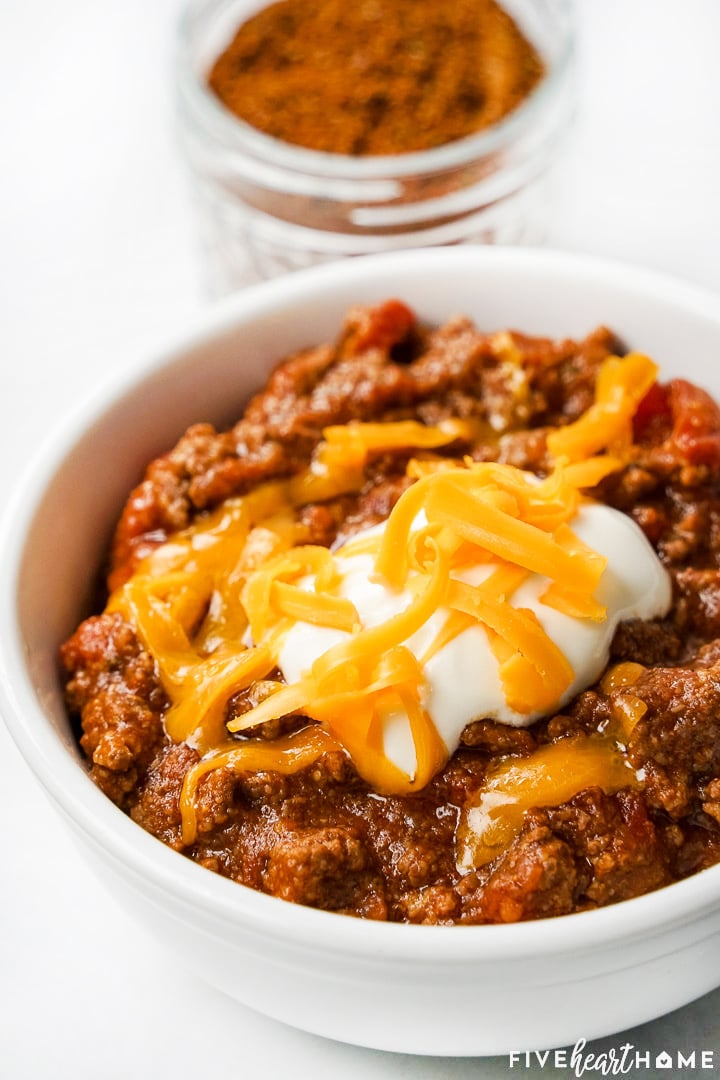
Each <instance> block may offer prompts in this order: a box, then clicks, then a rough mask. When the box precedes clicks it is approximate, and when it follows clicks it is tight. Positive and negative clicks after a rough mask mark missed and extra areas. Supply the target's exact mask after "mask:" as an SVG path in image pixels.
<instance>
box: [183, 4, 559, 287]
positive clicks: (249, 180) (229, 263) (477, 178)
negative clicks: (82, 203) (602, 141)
mask: <svg viewBox="0 0 720 1080" xmlns="http://www.w3.org/2000/svg"><path fill="white" fill-rule="evenodd" d="M262 6H263V5H261V4H259V3H257V0H255V2H252V0H194V2H191V3H190V5H189V6H188V8H187V9H186V11H185V14H184V17H183V20H182V23H181V30H180V40H179V54H178V89H179V106H180V120H181V134H182V142H183V146H184V149H185V153H186V157H187V160H188V162H189V165H190V169H191V174H192V177H193V181H194V183H193V188H194V192H195V195H196V202H197V209H198V215H199V220H200V227H201V235H202V241H203V246H204V248H205V253H206V257H207V271H208V285H209V288H210V290H211V291H212V292H214V293H216V294H219V293H223V292H228V291H231V290H232V289H235V288H239V287H241V286H243V285H246V284H249V283H250V282H252V281H257V280H258V279H261V278H267V277H272V276H274V275H276V274H280V273H283V272H285V271H288V270H294V269H298V268H300V267H303V266H309V265H312V264H314V263H318V262H325V261H327V260H330V259H336V258H342V257H344V256H348V255H359V254H365V253H370V252H376V251H385V250H390V249H394V248H409V247H425V246H430V245H439V244H457V243H464V242H475V243H535V242H538V241H540V240H541V239H542V235H543V225H544V203H545V194H546V185H547V178H548V170H549V169H550V166H552V165H553V163H554V162H555V161H556V159H557V156H558V151H559V148H560V145H561V142H562V139H563V136H564V135H565V133H566V131H567V129H568V126H569V121H570V119H571V116H572V110H573V92H572V83H573V72H572V69H573V48H572V45H573V21H572V0H504V2H503V4H502V6H503V7H504V8H506V9H507V11H508V12H509V13H510V15H511V16H512V17H513V19H514V20H515V21H516V23H517V25H518V27H519V28H520V29H521V30H522V32H523V34H524V35H525V36H526V37H527V39H528V40H529V41H530V42H531V43H532V45H533V46H534V47H535V48H536V49H537V51H538V52H539V54H540V56H541V58H542V61H543V63H544V65H545V69H546V70H545V75H544V77H543V78H542V79H541V81H540V82H539V83H538V85H537V87H536V88H535V90H534V91H533V92H532V93H531V94H530V96H529V97H527V98H526V100H525V101H524V102H523V103H522V104H520V105H519V106H518V107H517V108H516V109H515V110H514V111H512V112H511V113H509V114H508V115H507V116H506V117H505V118H504V119H502V120H500V121H499V122H498V123H496V124H494V125H493V126H491V127H488V128H486V129H485V130H482V131H479V132H477V133H476V134H471V135H468V136H466V137H464V138H461V139H457V140H456V141H454V142H448V143H446V144H445V145H441V146H436V147H434V148H432V149H429V150H420V151H414V152H411V153H404V154H393V155H382V156H362V157H358V156H350V155H344V154H335V153H326V152H321V151H318V150H309V149H305V148H304V147H300V146H296V145H293V144H291V143H289V142H285V141H281V140H279V139H277V138H273V137H272V136H269V135H266V134H264V133H263V132H261V131H259V130H257V129H256V128H254V127H251V126H250V125H249V124H247V123H245V122H244V121H242V120H240V119H238V117H237V116H235V115H234V114H233V113H231V112H230V111H229V110H228V109H226V108H225V106H224V105H223V104H222V103H221V102H220V101H219V99H218V98H217V97H216V96H215V95H214V94H213V93H212V91H211V90H210V89H209V87H208V85H207V78H208V71H209V70H210V68H211V67H212V64H213V62H214V61H215V59H216V58H217V56H218V55H219V54H220V53H221V52H222V51H223V49H224V48H225V47H226V45H227V43H228V42H229V41H230V39H231V38H232V36H233V34H234V33H235V31H236V30H237V28H238V27H239V26H240V25H241V24H242V23H243V22H244V21H245V20H247V19H248V18H249V17H250V16H251V15H252V14H254V13H255V12H256V11H257V10H258V8H260V7H262Z"/></svg>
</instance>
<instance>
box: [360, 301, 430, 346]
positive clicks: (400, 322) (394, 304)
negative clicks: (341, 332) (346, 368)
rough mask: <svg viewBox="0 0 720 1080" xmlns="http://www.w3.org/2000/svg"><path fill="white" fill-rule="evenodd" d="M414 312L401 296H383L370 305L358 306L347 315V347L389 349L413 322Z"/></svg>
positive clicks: (404, 334)
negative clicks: (382, 301)
mask: <svg viewBox="0 0 720 1080" xmlns="http://www.w3.org/2000/svg"><path fill="white" fill-rule="evenodd" d="M415 321H416V320H415V315H414V313H413V312H412V311H411V310H410V308H409V307H408V306H407V304H403V302H402V300H386V301H385V302H384V303H383V304H378V305H377V307H372V308H357V309H356V310H355V311H354V312H353V313H352V316H351V319H350V327H349V329H350V341H351V345H350V350H349V351H351V352H352V353H355V354H357V353H361V352H364V351H365V350H366V349H373V348H374V349H388V350H389V349H391V348H392V346H393V345H397V344H398V342H400V341H402V340H403V339H404V338H405V337H407V335H408V334H409V333H410V331H411V330H412V329H413V327H414V326H415Z"/></svg>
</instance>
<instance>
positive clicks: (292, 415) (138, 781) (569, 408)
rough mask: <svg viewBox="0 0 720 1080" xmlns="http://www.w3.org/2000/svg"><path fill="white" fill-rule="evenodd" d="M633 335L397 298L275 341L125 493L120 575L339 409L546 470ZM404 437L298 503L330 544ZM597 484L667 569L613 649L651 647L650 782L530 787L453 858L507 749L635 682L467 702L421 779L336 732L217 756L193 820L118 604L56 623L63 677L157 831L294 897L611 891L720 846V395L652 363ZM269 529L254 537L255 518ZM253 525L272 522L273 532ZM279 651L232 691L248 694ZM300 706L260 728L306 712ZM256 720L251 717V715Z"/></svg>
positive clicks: (345, 530)
mask: <svg viewBox="0 0 720 1080" xmlns="http://www.w3.org/2000/svg"><path fill="white" fill-rule="evenodd" d="M616 348H618V343H617V342H616V341H615V339H614V338H613V336H612V334H611V333H610V332H609V331H607V330H605V329H599V330H597V331H595V332H594V333H593V334H591V335H590V336H589V337H588V338H586V339H585V340H584V341H581V342H574V341H569V340H567V341H559V342H555V341H550V340H548V339H545V338H532V337H528V336H526V335H524V334H521V333H517V332H514V331H513V332H501V333H490V334H487V333H483V332H481V331H480V330H478V329H477V328H476V327H474V326H473V325H472V324H471V323H470V322H469V321H468V320H467V319H465V318H459V317H458V318H455V319H452V320H451V321H450V322H449V323H447V324H446V325H445V326H442V327H440V328H437V329H433V328H427V327H424V326H422V325H420V324H419V323H418V322H417V321H416V319H415V317H414V316H413V314H412V312H410V311H409V309H408V308H407V307H406V306H405V305H404V304H402V303H400V302H399V301H395V300H391V301H387V302H386V303H384V304H381V305H379V306H377V307H375V308H357V309H355V310H353V311H351V312H350V313H349V315H348V317H347V319H346V322H345V325H344V327H343V330H342V333H341V335H340V337H339V339H338V341H337V342H335V343H334V344H332V345H322V346H317V347H310V348H307V349H304V350H303V351H301V352H299V353H298V354H296V355H295V356H293V357H291V358H290V359H288V360H286V361H284V362H283V363H281V364H280V365H279V366H278V367H277V369H276V370H275V371H274V373H273V374H272V375H271V377H270V379H269V381H268V384H267V386H266V387H265V388H264V390H262V391H261V392H260V393H259V394H258V395H257V396H256V397H255V398H254V399H253V400H252V401H251V403H250V405H249V406H248V408H247V410H246V412H245V414H244V415H243V417H242V418H241V419H240V420H239V422H238V423H237V424H236V425H235V427H234V428H232V429H231V430H230V431H227V432H217V431H216V430H215V429H214V428H212V427H211V426H210V425H208V424H198V425H195V426H194V427H192V428H190V429H189V431H188V432H187V433H186V434H185V435H184V436H183V437H182V438H181V439H180V441H179V442H178V444H177V446H176V447H175V448H174V449H172V450H171V451H169V452H168V453H167V454H165V455H164V456H163V457H161V458H159V459H157V460H156V461H155V462H153V463H152V464H151V465H150V466H149V467H148V470H147V472H146V474H145V476H144V477H143V478H142V480H141V481H140V483H139V485H138V486H137V487H136V488H135V490H134V491H133V492H132V493H131V495H130V497H129V500H128V502H127V504H126V507H125V509H124V511H123V513H122V515H121V518H120V521H119V524H118V527H117V530H116V534H115V538H114V542H113V545H112V551H111V557H110V567H109V578H108V585H109V587H110V588H113V587H115V586H116V585H118V584H120V583H122V582H123V581H125V580H126V579H127V577H128V576H129V575H130V574H131V573H132V572H133V569H134V568H135V566H136V565H137V562H138V560H139V559H140V558H142V557H143V555H145V554H146V553H148V552H149V551H151V550H153V548H155V547H156V546H157V545H158V544H159V543H162V542H163V541H164V540H165V539H166V538H167V537H168V536H169V535H170V534H172V533H173V532H174V531H176V530H178V529H180V528H183V527H185V526H187V525H188V524H189V523H191V522H192V521H193V520H194V519H195V518H196V517H198V515H202V514H203V513H204V512H205V511H207V510H208V509H210V508H212V507H214V506H216V505H218V504H219V503H221V502H222V501H223V500H224V499H226V498H227V497H228V496H230V495H236V494H242V493H244V492H246V491H248V490H251V489H252V488H253V487H255V486H256V485H257V484H258V483H260V482H263V481H265V480H269V479H273V478H280V477H286V476H291V475H294V474H296V473H297V472H298V471H299V470H301V469H302V468H304V467H305V466H306V465H307V462H308V460H309V457H310V455H311V454H312V452H313V450H314V449H315V448H316V447H317V445H318V443H319V441H320V439H321V437H322V430H323V428H324V427H325V426H327V425H328V424H337V423H344V422H346V421H348V420H350V419H353V418H357V419H362V420H377V419H383V420H397V419H416V420H420V421H422V422H424V423H428V424H435V423H439V422H440V421H442V420H444V419H447V418H448V417H461V418H463V419H466V420H471V421H473V425H472V432H473V434H472V437H468V438H467V439H466V440H465V441H463V440H460V439H458V440H457V441H456V442H455V443H453V444H451V445H450V446H448V447H446V448H443V450H442V453H443V454H446V455H447V456H450V457H460V456H462V455H470V456H471V457H472V458H474V459H475V460H478V461H488V460H499V461H504V462H508V463H510V464H513V465H516V466H519V467H522V468H529V469H532V470H534V471H536V472H540V473H542V471H543V470H544V469H545V468H546V467H547V458H546V434H547V429H548V428H550V427H556V426H559V425H562V424H565V423H568V422H570V421H572V420H574V419H576V418H577V417H578V416H579V415H580V414H581V413H582V412H584V411H585V410H586V409H587V408H588V406H589V405H590V404H591V403H592V400H593V393H594V384H595V377H596V374H597V371H598V368H599V366H600V364H601V363H602V361H603V360H604V359H605V358H606V357H607V356H608V355H609V353H611V352H612V351H613V350H615V349H616ZM407 458H408V455H407V452H397V453H390V454H388V453H385V454H376V455H371V456H370V457H369V459H368V461H367V465H366V469H365V480H364V484H363V485H362V486H361V488H360V490H359V491H358V492H357V493H356V494H352V495H343V496H341V497H339V498H336V499H330V500H328V501H326V502H323V503H316V504H308V505H306V506H304V507H302V508H301V510H300V512H299V519H300V521H301V522H302V525H303V526H304V529H305V534H306V538H307V542H309V543H313V544H323V545H326V546H330V545H331V544H333V543H334V542H336V541H337V540H338V539H343V538H346V537H348V536H350V535H352V534H353V533H354V532H356V531H357V530H359V529H361V528H363V527H365V526H367V525H369V524H374V523H375V522H377V521H380V520H383V519H384V518H386V517H387V515H388V514H389V513H390V511H391V509H392V507H393V506H394V504H395V502H396V501H397V499H398V498H399V497H400V495H401V493H402V491H403V490H404V489H405V487H406V486H407V484H408V483H409V481H408V479H407V477H406V474H405V467H406V464H407ZM596 494H597V496H598V497H599V498H601V499H603V500H604V501H606V502H607V503H609V504H610V505H612V506H615V507H617V508H618V509H621V510H623V511H624V512H626V513H628V514H630V515H632V517H633V518H634V519H635V521H636V522H637V523H638V524H639V525H640V527H641V528H642V529H643V530H644V532H645V534H646V536H647V537H648V539H649V540H650V542H651V543H652V544H653V545H654V546H655V548H656V550H657V551H658V553H659V555H660V557H661V558H662V560H663V561H664V563H665V565H666V566H667V568H668V570H669V571H670V573H671V576H672V579H673V586H674V600H673V606H672V610H671V612H670V614H669V615H668V617H667V618H666V619H663V620H658V621H655V622H649V623H648V622H641V621H637V620H636V621H632V622H629V623H626V624H624V625H622V626H620V627H619V628H618V631H617V633H616V636H615V639H614V641H613V645H612V657H613V660H614V661H615V662H619V661H632V662H634V663H639V664H641V665H643V666H644V667H645V668H646V669H647V670H645V671H644V673H642V674H641V676H640V678H639V679H638V680H637V681H636V682H635V683H634V684H633V686H632V687H631V692H632V695H633V698H634V699H635V701H636V703H637V702H640V703H641V707H642V715H641V717H640V719H639V720H638V722H637V723H636V725H635V727H634V728H633V730H632V732H631V734H630V735H629V738H628V746H627V753H628V757H629V760H630V761H631V762H632V764H633V766H634V768H635V769H636V770H638V774H637V775H638V776H639V777H641V782H640V783H639V785H637V784H635V783H634V782H633V783H630V784H629V785H628V787H627V789H622V790H620V791H617V792H615V793H613V794H607V793H605V792H603V791H601V790H600V789H597V788H591V789H588V790H586V791H584V792H581V793H579V794H578V795H576V796H575V797H574V798H572V799H570V800H569V801H568V802H566V803H564V804H563V805H560V806H556V807H541V808H537V807H536V808H533V809H530V810H529V811H528V812H527V813H526V814H525V817H524V820H523V823H522V827H521V828H520V831H519V832H518V834H517V835H516V836H515V838H514V839H513V840H512V842H511V843H510V844H509V846H508V847H507V848H506V850H505V851H504V852H502V853H501V854H500V855H499V856H498V857H497V858H495V859H494V860H493V861H492V862H491V863H489V864H488V865H486V866H482V867H480V868H478V869H475V870H471V871H470V872H463V873H461V872H460V871H459V870H458V868H457V866H456V862H455V834H456V829H457V825H458V820H459V818H460V815H461V811H462V807H463V806H464V805H465V804H466V803H467V802H468V800H471V799H472V798H473V796H474V795H475V794H476V793H477V791H478V789H479V788H480V787H481V785H482V783H483V780H484V778H485V777H486V775H487V772H488V770H489V769H491V768H492V767H493V765H494V764H495V763H496V762H497V761H498V760H499V759H506V758H507V757H508V756H511V757H513V756H514V757H517V758H518V759H522V758H524V757H526V756H527V755H529V754H531V753H532V752H533V751H534V750H535V749H536V748H537V747H538V746H541V745H547V744H552V743H557V742H558V741H560V740H563V739H566V738H568V737H572V736H576V735H578V734H579V733H585V734H592V733H596V732H602V731H604V730H606V729H607V726H608V724H609V723H611V722H612V718H613V716H614V710H615V709H616V707H617V695H618V694H619V693H622V692H623V691H622V689H620V690H608V691H605V690H603V687H602V684H601V683H598V684H597V685H596V686H594V687H591V688H588V689H587V690H585V691H583V692H582V693H581V694H579V695H578V696H577V697H576V698H575V700H574V701H572V702H570V703H568V705H567V706H566V707H565V708H564V710H563V712H562V713H561V714H558V715H556V716H551V717H548V718H546V719H544V720H542V721H540V722H538V723H537V724H535V725H534V726H533V727H531V728H529V729H524V730H518V729H514V728H509V727H505V726H502V725H499V724H497V723H495V722H493V721H490V720H487V719H485V718H482V717H480V718H478V719H477V720H476V721H474V722H473V723H471V724H469V725H468V726H467V728H466V730H465V732H464V733H463V736H462V739H461V745H460V747H459V749H458V750H457V751H456V753H455V754H454V755H453V757H452V758H451V760H450V761H449V762H448V763H447V764H446V765H445V767H444V768H443V769H442V770H441V771H440V772H439V774H438V775H437V776H435V777H434V778H433V780H432V781H431V782H430V783H429V784H428V785H427V787H426V788H425V789H424V790H423V791H421V792H419V793H417V794H414V795H411V796H384V795H379V794H377V793H376V792H373V791H371V790H370V789H369V788H368V786H367V784H366V783H365V782H364V781H362V780H361V779H360V777H359V776H358V775H357V773H356V772H355V770H354V768H353V766H352V764H351V762H350V760H349V758H348V757H347V756H346V755H345V754H344V753H342V752H333V753H326V754H324V755H322V756H321V757H320V758H319V759H318V760H317V761H316V762H315V763H314V764H313V765H312V766H310V767H309V768H307V769H305V770H302V771H300V772H298V773H296V774H294V775H289V776H283V775H280V774H278V773H276V772H272V771H266V772H252V773H242V772H237V773H236V772H234V771H231V770H230V769H228V768H218V769H216V770H214V771H211V772H209V773H207V774H206V775H205V776H204V778H203V779H202V781H201V782H200V784H199V787H198V791H197V798H196V811H197V826H198V832H197V837H196V838H195V840H194V842H193V843H192V844H191V845H189V846H188V845H185V844H184V843H183V839H182V829H181V815H180V807H179V799H180V791H181V788H182V783H183V779H184V777H185V775H186V773H187V771H188V769H190V768H191V767H192V766H193V765H194V764H195V763H196V762H197V760H198V753H197V751H196V750H194V749H192V748H191V747H190V746H187V745H184V744H179V745H175V744H173V743H172V742H171V741H170V739H169V738H168V737H167V735H166V734H165V729H164V725H163V717H164V715H165V712H166V710H167V707H168V702H167V700H166V697H165V694H164V692H163V689H162V686H161V683H160V680H159V677H158V673H157V670H156V667H155V663H154V660H153V658H152V657H151V656H150V655H149V654H148V653H147V652H146V651H145V650H144V649H143V647H142V646H141V644H140V642H139V641H138V639H137V637H136V635H135V633H134V631H133V629H132V628H131V627H130V626H129V625H128V624H127V623H125V622H124V621H123V619H122V617H121V616H120V615H118V614H112V613H105V614H102V615H98V616H93V617H92V618H90V619H88V620H86V621H85V622H84V623H83V624H82V625H81V626H80V627H79V628H78V630H77V631H76V633H75V634H74V635H73V636H72V637H71V638H70V639H69V641H68V642H67V643H66V644H65V645H64V646H63V648H62V652H61V663H62V666H63V669H64V672H65V677H66V686H67V701H68V707H69V709H70V711H71V713H72V714H73V715H74V716H76V717H78V718H79V723H80V727H81V729H82V734H81V737H80V744H81V747H82V749H83V751H84V753H85V754H86V756H87V759H88V766H89V769H90V773H91V775H92V777H93V779H94V780H95V782H96V783H97V784H98V785H99V786H100V787H101V788H102V789H103V790H104V791H105V792H106V793H107V794H108V795H109V797H110V798H112V799H113V800H114V801H115V802H116V803H118V805H120V806H121V807H122V808H123V809H124V810H126V811H127V812H128V813H129V814H130V815H131V816H132V817H133V819H134V820H135V821H136V822H137V823H138V824H139V825H141V826H142V827H143V828H144V829H146V830H147V831H148V832H150V833H152V834H153V835H155V836H157V837H158V838H159V839H160V840H162V841H163V842H164V843H166V844H168V845H170V846H171V847H173V848H175V849H176V850H178V851H181V852H183V853H184V854H185V855H186V856H187V857H188V858H190V859H192V860H194V861H196V862H197V863H199V864H200V865H202V866H204V867H207V868H208V869H210V870H212V871H214V872H216V873H219V874H222V875H224V876H226V877H229V878H232V879H233V880H236V881H238V882H242V883H244V884H246V885H248V886H250V887H252V888H255V889H260V890H262V891H265V892H268V893H271V894H272V895H275V896H279V897H282V898H284V899H286V900H291V901H294V902H297V903H302V904H307V905H311V906H314V907H319V908H323V909H328V910H334V911H340V912H346V913H349V914H354V915H358V916H362V917H366V918H374V919H389V920H396V921H406V922H415V923H434V924H447V923H483V922H513V921H517V920H520V919H536V918H541V917H547V916H556V915H562V914H566V913H569V912H572V911H578V910H586V909H588V908H593V907H597V906H601V905H604V904H610V903H615V902H617V901H619V900H623V899H626V898H629V897H632V896H637V895H640V894H642V893H645V892H648V891H649V890H652V889H656V888H659V887H661V886H663V885H665V884H667V883H668V882H671V881H674V880H677V879H679V878H682V877H684V876H687V875H688V874H691V873H695V872H697V871H698V870H700V869H702V868H704V867H706V866H709V865H712V864H713V863H716V862H718V861H720V411H718V409H717V407H716V406H715V404H714V403H713V402H712V401H711V399H710V398H709V397H708V396H707V395H706V394H705V393H704V392H703V391H701V390H698V389H697V388H695V387H693V386H691V385H690V384H689V383H686V382H685V381H684V380H675V381H674V382H672V383H670V384H668V385H667V386H663V385H658V386H655V387H653V389H652V390H651V392H650V393H649V394H648V396H647V398H646V399H645V400H644V401H643V402H642V403H641V406H640V409H639V410H638V413H637V415H636V417H635V444H634V446H633V448H632V451H631V454H630V458H629V461H628V464H627V465H626V467H625V468H624V469H623V470H621V471H620V472H619V473H618V474H615V475H612V476H610V477H608V478H607V479H606V480H605V481H604V482H603V483H602V484H601V485H600V487H599V488H598V490H597V492H596ZM256 539H257V538H256ZM259 542H260V540H258V543H259ZM280 678H281V676H280V673H279V672H277V671H276V672H271V673H270V674H269V675H268V676H267V677H266V678H265V679H264V680H261V681H259V682H258V683H255V684H254V685H253V686H252V687H250V688H249V690H247V691H243V692H241V693H239V694H236V695H234V696H233V698H231V700H230V702H229V705H228V709H227V715H226V718H232V717H234V716H239V715H242V714H243V713H244V712H246V711H247V710H248V709H249V708H251V707H253V706H254V705H255V704H257V703H258V702H259V701H261V700H262V699H263V697H264V696H265V695H266V694H267V693H268V692H270V691H271V690H272V689H274V688H275V687H276V686H277V681H278V680H279V679H280ZM306 723H307V721H306V720H305V718H303V717H301V716H290V717H285V718H282V719H281V720H279V721H277V722H274V723H273V724H271V725H269V726H268V727H267V728H266V729H264V730H263V731H262V732H250V733H249V734H250V735H257V734H262V735H263V736H264V737H265V738H271V739H273V738H276V737H279V736H282V735H285V734H287V733H288V732H289V731H294V730H297V729H298V728H301V727H302V726H303V725H305V724H306ZM245 737H246V735H242V736H238V738H239V739H241V738H245Z"/></svg>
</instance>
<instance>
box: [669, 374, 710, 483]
mask: <svg viewBox="0 0 720 1080" xmlns="http://www.w3.org/2000/svg"><path fill="white" fill-rule="evenodd" d="M669 389H670V408H671V410H672V418H673V428H672V441H673V442H674V443H675V445H676V447H677V448H678V450H679V451H680V454H681V455H682V456H683V457H684V458H685V459H686V461H687V462H688V463H689V464H690V465H720V408H718V406H717V405H716V404H715V402H714V401H713V399H712V398H711V397H710V395H709V394H707V393H706V392H705V391H704V390H701V389H700V387H699V386H694V385H693V383H690V382H687V381H686V380H685V379H673V380H672V382H671V383H670V388H669Z"/></svg>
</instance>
